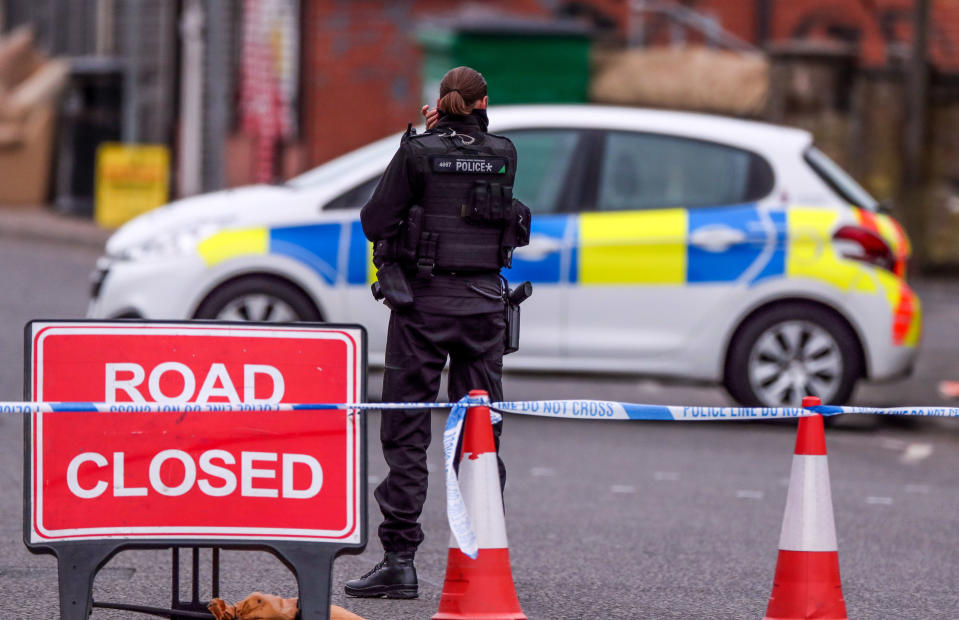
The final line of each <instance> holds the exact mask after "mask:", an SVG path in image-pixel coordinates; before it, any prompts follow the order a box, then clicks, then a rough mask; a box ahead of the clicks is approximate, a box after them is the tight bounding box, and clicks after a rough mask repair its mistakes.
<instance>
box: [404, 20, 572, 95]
mask: <svg viewBox="0 0 959 620" xmlns="http://www.w3.org/2000/svg"><path fill="white" fill-rule="evenodd" d="M417 38H418V40H419V42H420V45H421V47H422V50H423V94H424V97H426V98H425V99H424V103H427V102H428V103H430V104H431V105H432V104H433V103H434V102H435V101H436V96H437V94H438V93H439V84H440V80H441V79H442V78H443V75H444V74H445V73H446V72H447V71H449V70H450V69H452V68H453V67H458V66H460V65H466V66H469V67H473V68H474V69H476V70H477V71H479V72H480V73H482V74H483V76H484V77H485V78H486V81H487V83H488V84H489V97H490V100H491V101H492V104H493V105H503V104H508V103H582V102H585V101H586V100H587V88H588V85H589V47H590V34H589V31H588V29H587V28H586V27H585V26H583V25H581V24H578V23H575V22H563V21H541V20H532V19H499V20H495V21H494V20H488V21H480V22H477V21H475V20H471V21H469V22H466V21H460V22H445V23H430V24H424V25H423V26H421V27H420V29H419V30H418V32H417Z"/></svg>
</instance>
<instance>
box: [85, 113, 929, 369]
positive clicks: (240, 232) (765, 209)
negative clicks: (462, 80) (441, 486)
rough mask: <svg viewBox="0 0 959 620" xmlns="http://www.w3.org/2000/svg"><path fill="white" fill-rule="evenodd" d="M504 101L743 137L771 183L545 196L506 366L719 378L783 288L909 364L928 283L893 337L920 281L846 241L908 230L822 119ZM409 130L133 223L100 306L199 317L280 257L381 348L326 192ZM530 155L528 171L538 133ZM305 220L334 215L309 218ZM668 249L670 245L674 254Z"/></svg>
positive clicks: (114, 246)
mask: <svg viewBox="0 0 959 620" xmlns="http://www.w3.org/2000/svg"><path fill="white" fill-rule="evenodd" d="M489 116H490V120H491V124H490V131H491V132H493V133H505V134H506V135H510V134H511V133H515V132H518V131H519V132H521V131H523V130H537V129H539V130H541V131H547V130H550V131H552V130H561V129H567V128H568V129H571V130H572V129H575V130H577V131H580V132H582V133H581V134H577V135H580V137H579V138H577V140H579V141H578V142H577V143H576V144H577V146H576V147H575V148H576V149H582V148H585V146H582V144H584V143H586V141H587V137H584V136H592V135H594V134H595V135H601V134H600V133H598V132H606V131H613V132H620V133H622V132H626V133H629V132H638V133H640V134H644V135H652V136H656V135H661V136H668V137H671V138H688V139H691V140H695V141H705V142H711V143H716V144H719V145H727V146H729V147H734V148H737V149H743V150H745V151H748V152H750V153H753V154H756V155H758V156H759V157H760V158H762V159H763V160H765V161H766V162H768V165H769V167H770V168H771V172H772V181H771V182H772V187H771V189H770V190H769V191H768V192H766V193H765V194H764V195H763V196H762V197H761V198H758V199H757V200H754V201H751V202H749V204H744V205H731V206H723V207H705V208H703V207H699V208H692V207H690V208H688V209H686V208H682V205H676V208H669V209H643V210H618V211H608V212H599V211H594V210H583V211H582V212H578V211H575V210H574V211H573V212H563V213H555V214H543V213H537V212H536V210H535V209H534V213H533V235H532V238H531V241H530V244H529V245H528V246H526V247H524V248H518V249H517V250H516V252H515V256H514V267H513V269H512V271H510V270H506V271H504V273H505V274H506V275H507V276H508V277H509V279H510V281H511V282H519V281H521V280H523V279H527V278H528V279H530V280H532V281H533V285H534V293H533V296H532V297H531V298H530V299H529V300H528V301H527V302H526V303H524V304H523V306H522V317H523V322H522V325H523V327H522V339H521V348H520V351H519V352H517V353H515V354H512V355H510V356H508V357H507V358H506V360H505V361H506V367H507V369H509V368H515V369H539V370H583V371H603V372H627V373H637V374H643V375H654V376H666V377H674V378H682V379H690V380H696V381H706V382H720V381H722V380H723V378H724V372H725V366H726V363H727V353H728V351H729V347H730V343H731V340H732V338H733V335H734V334H735V333H736V330H737V329H738V328H739V327H740V326H741V325H742V324H743V321H744V320H745V319H746V318H747V317H749V316H750V315H751V314H752V313H753V312H754V311H756V310H757V309H762V308H764V307H767V306H768V304H772V303H777V302H782V301H783V300H806V301H809V302H811V303H816V304H821V305H823V306H825V307H828V308H830V309H832V310H833V311H835V312H836V313H837V314H838V315H841V317H843V318H844V319H845V321H847V322H848V324H849V326H850V327H851V328H852V330H853V331H854V332H855V334H856V336H857V338H858V340H859V343H860V345H861V350H862V356H863V360H862V361H863V366H864V368H863V374H864V375H865V376H866V377H867V378H870V379H875V380H882V379H890V378H894V377H897V376H901V375H903V374H904V373H906V372H908V370H909V369H910V367H911V365H912V363H913V361H914V358H915V355H916V349H917V343H918V332H919V320H920V319H919V308H918V301H917V300H914V299H912V298H911V299H910V302H909V303H912V306H911V307H912V312H911V313H910V314H909V316H908V317H906V319H903V318H902V317H901V316H900V317H899V319H898V320H900V322H901V321H902V320H908V322H909V325H908V326H907V328H908V329H907V330H906V331H907V332H908V333H906V332H903V331H902V330H903V328H902V327H901V326H900V328H899V329H900V333H898V336H896V337H894V336H893V334H892V331H891V329H892V327H891V325H892V324H893V323H895V321H896V320H897V318H896V317H897V314H896V312H897V308H900V309H901V307H902V306H903V304H904V303H906V302H905V301H903V300H904V296H905V295H906V293H905V292H903V291H904V290H906V291H908V288H907V287H906V288H905V289H904V288H903V287H905V284H904V282H902V280H901V278H899V277H897V276H895V275H894V274H893V273H891V272H889V271H887V270H884V269H882V268H880V267H876V266H873V265H870V264H868V263H865V262H862V261H856V260H849V259H848V258H845V257H844V256H842V255H840V253H839V252H837V250H836V249H835V247H833V246H834V244H833V243H832V242H831V241H832V234H833V233H834V231H835V230H836V229H837V228H839V227H841V226H844V225H860V224H862V222H863V218H866V219H868V220H869V221H870V222H875V221H876V220H878V221H879V224H878V225H876V226H878V228H879V229H880V232H881V233H882V236H883V238H884V239H886V240H887V242H889V244H890V246H891V247H892V248H893V249H894V250H895V251H896V252H897V254H898V255H900V256H904V255H905V253H906V252H907V250H906V249H905V246H906V241H905V239H904V238H899V239H895V238H894V237H895V231H899V232H901V231H900V230H899V229H898V226H897V225H895V223H894V222H891V220H890V219H889V218H886V217H885V216H881V215H878V214H869V213H866V214H864V213H863V212H865V211H867V210H866V209H857V208H854V207H852V206H850V204H849V202H848V201H847V200H845V199H844V197H842V196H840V195H839V194H838V193H837V192H836V191H834V188H832V187H830V186H829V184H827V182H825V181H824V179H823V178H822V177H821V176H820V175H819V174H817V173H816V171H815V170H813V168H811V167H810V165H809V164H808V163H807V162H806V161H805V159H804V157H805V153H806V152H807V150H808V149H809V148H810V147H811V145H812V137H811V135H810V134H809V133H808V132H806V131H802V130H798V129H790V128H784V127H778V126H773V125H767V124H763V123H756V122H749V121H740V120H734V119H729V118H721V117H714V116H708V115H699V114H689V113H680V112H669V111H654V110H638V109H632V108H630V109H627V108H613V107H593V106H515V107H503V108H491V109H490V111H489ZM594 130H595V131H594ZM530 135H538V134H535V132H534V134H530ZM602 135H605V134H602ZM511 137H512V136H511ZM590 139H593V138H590ZM595 139H596V140H599V139H600V138H595ZM602 140H609V139H608V138H602ZM514 141H515V139H514ZM398 143H399V136H398V135H396V136H391V137H388V138H385V139H383V140H380V141H378V142H375V143H372V144H370V145H368V146H366V147H364V148H362V149H359V150H358V151H354V152H353V153H350V154H347V155H345V156H343V157H340V158H338V159H336V160H333V161H331V162H329V163H327V164H324V165H323V166H320V167H319V168H317V169H315V170H313V171H311V172H309V173H307V174H305V175H302V177H300V178H299V179H298V180H294V185H286V186H264V185H259V186H252V187H243V188H239V189H234V190H227V191H220V192H215V193H211V194H206V195H200V196H195V197H191V198H187V199H183V200H179V201H176V202H174V203H172V204H170V205H168V206H166V207H163V208H160V209H156V210H154V211H152V212H150V213H147V214H145V215H143V216H140V217H138V218H136V219H135V220H133V221H131V222H129V223H127V224H126V225H125V226H123V227H122V228H121V229H119V230H118V231H117V232H116V233H115V234H114V235H113V236H112V237H111V238H110V239H109V241H108V242H107V245H106V254H105V256H104V257H103V258H102V259H101V262H100V265H99V267H100V282H99V290H98V294H96V295H95V297H94V298H93V299H92V300H91V303H90V307H89V312H88V316H89V317H91V318H114V317H124V316H131V317H141V318H145V319H188V318H193V317H195V316H196V314H197V311H198V308H200V307H201V304H202V303H203V302H204V300H205V299H207V297H208V295H209V294H210V292H211V291H213V290H214V289H216V288H217V287H218V286H220V285H222V284H223V283H226V282H230V281H233V280H235V279H236V278H241V277H244V276H245V275H249V274H270V275H272V276H274V277H278V278H283V279H284V280H286V281H288V282H290V283H291V284H293V285H295V286H296V287H298V288H300V289H301V290H302V291H303V292H305V293H306V295H307V296H308V297H309V298H310V299H311V300H312V302H313V304H315V306H316V308H317V309H318V311H319V313H320V316H321V317H322V318H323V320H326V321H331V322H338V323H359V324H362V325H364V326H365V327H366V328H367V330H368V333H369V345H370V357H369V359H370V362H371V364H373V365H382V363H383V354H384V349H385V334H386V324H387V319H388V315H389V311H388V310H387V309H386V308H385V307H383V305H382V304H381V303H378V302H375V301H374V300H373V298H372V296H371V294H370V289H369V283H370V282H371V281H372V275H371V274H372V273H373V268H372V265H370V261H369V255H368V244H367V242H366V241H365V239H357V238H356V235H358V234H361V233H360V229H359V227H358V217H359V213H358V208H355V207H354V208H349V209H332V210H329V209H327V210H323V209H322V208H323V207H324V205H327V203H329V202H330V201H333V200H335V199H337V198H338V197H340V196H343V195H344V192H348V191H349V190H351V189H352V188H355V187H357V186H361V185H362V184H364V183H366V184H368V183H370V182H371V180H372V179H375V178H377V177H378V176H379V175H380V174H381V173H382V171H383V170H384V169H385V167H386V165H387V164H388V162H389V160H390V159H391V157H392V156H393V154H394V152H395V150H396V147H397V146H398ZM608 144H609V142H603V145H604V146H603V147H602V148H604V149H606V148H611V147H608ZM518 148H519V147H518ZM596 148H599V147H596ZM623 148H626V147H623ZM604 152H606V151H604ZM624 152H625V151H624ZM519 156H520V160H519V169H518V176H517V179H518V180H519V179H520V178H521V177H522V175H523V174H524V152H523V149H522V148H519ZM570 157H573V158H575V157H576V155H575V154H574V155H571V156H570ZM571 161H573V162H575V161H576V160H575V159H573V160H571ZM577 174H581V175H584V176H585V175H586V173H585V172H583V173H577ZM601 174H606V173H605V172H602V173H601ZM610 174H613V173H610ZM602 178H606V177H602ZM624 178H626V177H624ZM601 180H602V179H600V181H601ZM627 180H628V179H627ZM600 181H597V182H600ZM518 182H519V181H517V183H518ZM556 182H557V183H560V182H561V180H560V179H556ZM520 197H521V198H523V197H522V196H520ZM525 200H526V199H525V198H524V201H525ZM559 200H561V199H559ZM577 208H578V207H577ZM713 220H715V221H713ZM874 225H875V224H874ZM304 226H320V227H319V228H316V229H312V228H309V229H301V228H299V227H304ZM683 226H685V228H683ZM626 229H629V231H630V232H629V233H628V234H627V233H622V234H620V232H619V231H623V230H626ZM313 230H315V231H319V232H320V233H322V236H324V239H326V240H325V241H323V242H322V245H321V242H320V241H316V242H314V241H309V242H307V245H308V246H309V247H306V246H304V247H303V248H301V247H298V246H296V244H297V243H298V241H297V239H299V238H300V237H297V236H296V235H299V234H300V233H301V232H302V233H303V234H304V235H305V234H307V233H309V232H310V231H313ZM684 230H685V233H683V231H684ZM264 231H265V232H264ZM276 231H281V232H280V233H277V232H276ZM637 231H638V232H637ZM657 231H659V232H657ZM664 231H665V232H664ZM670 231H673V232H670ZM676 231H679V232H676ZM890 231H892V232H890ZM636 234H638V235H639V237H636V236H635V235H636ZM264 235H266V238H267V241H266V245H265V247H264V241H263V239H264ZM622 235H626V236H622ZM657 235H659V236H657ZM677 235H685V237H686V238H677ZM890 237H893V238H892V239H890ZM290 239H293V241H290ZM361 242H362V244H363V245H362V247H363V248H367V250H366V254H364V259H363V260H360V258H361V257H359V254H358V252H360V251H361V250H360V243H361ZM304 248H305V249H304ZM661 256H665V257H668V258H663V259H662V261H663V262H662V264H660V263H659V261H660V260H661V259H660V257H661ZM360 263H362V266H361V265H360ZM837 265H838V267H837ZM547 273H548V275H544V274H547ZM670 273H673V276H669V274H670ZM531 274H532V275H531ZM897 295H898V297H897ZM910 295H911V293H910ZM900 314H902V313H901V312H900Z"/></svg>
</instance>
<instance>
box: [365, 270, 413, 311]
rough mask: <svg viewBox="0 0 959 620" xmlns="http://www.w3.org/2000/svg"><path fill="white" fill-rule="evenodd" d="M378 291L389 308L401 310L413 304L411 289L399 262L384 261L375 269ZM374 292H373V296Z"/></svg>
mask: <svg viewBox="0 0 959 620" xmlns="http://www.w3.org/2000/svg"><path fill="white" fill-rule="evenodd" d="M376 281H377V282H378V283H379V285H380V287H379V289H380V293H381V294H382V295H383V297H384V298H385V300H386V305H387V306H388V307H389V308H390V309H391V310H403V309H405V308H409V307H410V306H412V305H413V289H411V288H410V283H409V282H408V281H407V280H406V274H405V273H403V268H402V267H400V265H399V263H386V264H385V265H383V266H382V267H380V268H379V269H377V270H376ZM375 295H376V293H375V292H374V296H375Z"/></svg>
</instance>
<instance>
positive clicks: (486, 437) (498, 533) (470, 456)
mask: <svg viewBox="0 0 959 620" xmlns="http://www.w3.org/2000/svg"><path fill="white" fill-rule="evenodd" d="M469 395H470V396H486V395H487V394H486V392H484V391H481V390H473V391H471V392H470V394H469ZM459 485H460V490H461V492H462V494H463V499H464V503H465V504H466V510H467V513H468V514H469V518H470V522H471V523H472V526H473V531H474V532H475V534H476V541H477V547H478V548H479V549H478V553H477V556H476V559H475V560H472V559H470V558H469V556H467V555H466V554H465V553H463V552H462V551H460V549H459V546H458V545H457V542H456V539H455V537H454V536H453V535H452V534H451V535H450V548H449V555H448V556H447V560H446V580H445V581H444V582H443V593H442V595H441V597H440V608H439V611H437V612H436V614H435V615H434V616H433V620H454V619H456V620H463V619H467V618H473V619H476V620H481V619H482V620H487V619H488V620H494V619H495V620H526V616H525V615H524V614H523V611H522V609H520V605H519V599H517V598H516V589H515V588H514V587H513V572H512V570H511V569H510V563H509V546H508V544H507V542H506V519H505V518H504V516H503V497H502V495H501V493H500V483H499V464H498V462H497V459H496V445H495V443H494V442H493V425H492V423H491V422H490V412H489V407H485V406H475V407H470V408H469V410H468V412H467V414H466V421H465V424H464V430H463V448H462V450H461V455H460V465H459Z"/></svg>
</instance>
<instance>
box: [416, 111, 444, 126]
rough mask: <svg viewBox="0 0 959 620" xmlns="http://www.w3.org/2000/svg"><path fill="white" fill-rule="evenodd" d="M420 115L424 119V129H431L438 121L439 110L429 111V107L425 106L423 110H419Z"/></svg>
mask: <svg viewBox="0 0 959 620" xmlns="http://www.w3.org/2000/svg"><path fill="white" fill-rule="evenodd" d="M420 114H422V115H423V118H425V119H426V129H432V128H433V126H434V125H436V121H438V120H439V119H440V113H439V110H437V109H436V108H433V109H432V110H431V109H430V106H428V105H425V106H423V109H421V110H420Z"/></svg>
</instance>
